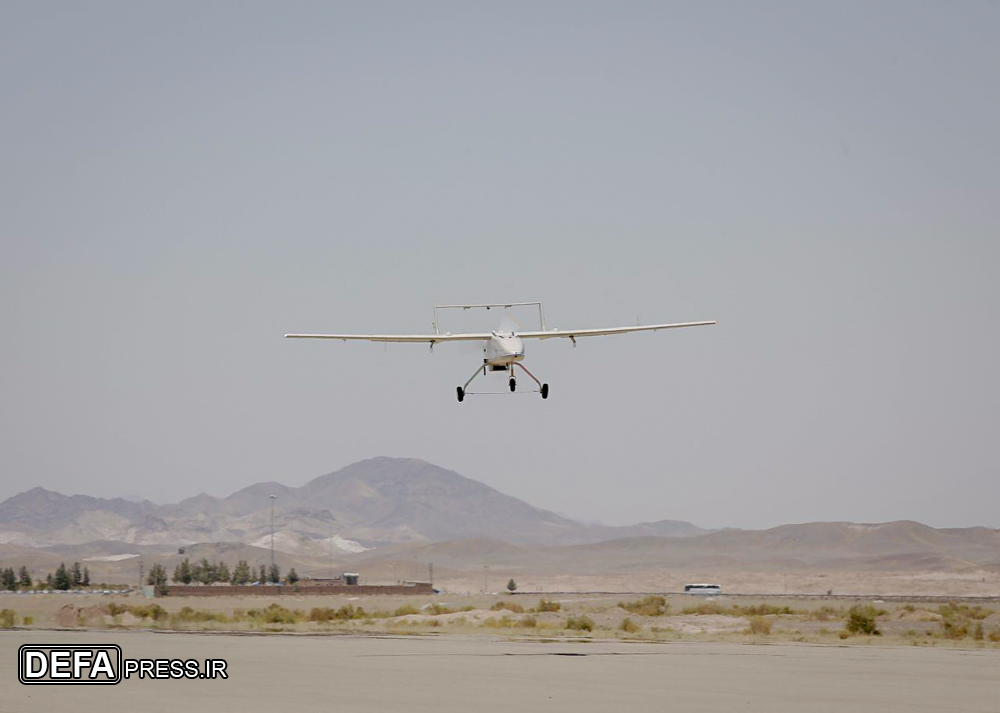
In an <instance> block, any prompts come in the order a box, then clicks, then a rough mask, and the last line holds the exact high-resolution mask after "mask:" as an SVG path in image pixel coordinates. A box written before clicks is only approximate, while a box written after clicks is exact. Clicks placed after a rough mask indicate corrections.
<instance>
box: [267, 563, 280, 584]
mask: <svg viewBox="0 0 1000 713" xmlns="http://www.w3.org/2000/svg"><path fill="white" fill-rule="evenodd" d="M267 578H268V581H270V582H271V583H272V584H278V583H280V582H281V569H280V568H279V567H278V565H276V564H272V565H271V569H270V570H268V572H267Z"/></svg>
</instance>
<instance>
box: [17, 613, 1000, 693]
mask: <svg viewBox="0 0 1000 713" xmlns="http://www.w3.org/2000/svg"><path fill="white" fill-rule="evenodd" d="M21 644H119V645H120V646H121V647H122V650H123V652H124V655H125V657H126V658H145V657H166V658H180V659H188V658H198V659H205V658H210V657H217V658H225V659H227V661H228V663H229V674H230V677H229V679H228V680H215V681H209V680H179V681H150V680H145V681H140V680H135V679H132V680H128V681H125V682H123V683H121V684H119V685H117V686H91V687H84V686H39V685H34V686H25V685H22V684H20V683H18V682H17V649H18V647H19V646H20V645H21ZM112 710H121V711H125V710H135V711H139V710H141V711H144V712H146V713H157V712H159V711H170V712H171V713H176V711H203V710H204V711H240V712H241V713H256V712H258V711H267V712H268V713H273V711H275V710H292V711H313V710H323V711H359V712H361V713H365V712H367V711H407V712H414V711H415V712H422V711H427V712H428V713H430V712H432V711H433V713H448V712H450V711H455V712H458V711H462V712H463V713H464V712H466V711H503V712H504V713H510V712H511V711H517V710H523V711H541V710H544V711H664V710H676V711H685V712H688V711H775V712H781V711H795V713H802V711H809V712H811V713H815V712H817V711H855V712H857V711H878V713H888V712H890V711H990V712H991V713H996V712H997V711H1000V651H997V650H995V649H994V650H983V651H963V650H948V649H924V648H888V647H886V648H883V647H877V646H871V647H867V646H851V647H833V646H808V645H801V644H775V645H748V644H713V643H672V644H629V643H615V642H609V643H573V642H559V643H529V642H517V641H504V640H492V639H487V638H464V637H457V636H448V637H446V636H441V637H389V638H381V637H367V636H365V637H362V636H322V637H317V636H253V635H248V636H234V635H197V634H168V633H153V632H76V631H73V632H70V631H65V632H43V631H3V632H0V712H2V713H24V712H25V711H32V712H33V713H36V712H37V713H47V712H49V711H52V712H53V713H56V712H58V713H65V712H66V711H73V712H74V713H107V711H112Z"/></svg>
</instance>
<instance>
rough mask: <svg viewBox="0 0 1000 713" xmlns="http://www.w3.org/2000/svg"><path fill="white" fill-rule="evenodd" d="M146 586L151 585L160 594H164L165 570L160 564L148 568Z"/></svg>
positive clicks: (165, 586)
mask: <svg viewBox="0 0 1000 713" xmlns="http://www.w3.org/2000/svg"><path fill="white" fill-rule="evenodd" d="M146 584H152V585H153V586H154V587H156V591H157V592H159V593H160V594H163V593H164V592H166V590H167V570H166V569H165V568H164V566H163V565H162V564H160V563H159V562H157V563H156V564H154V565H153V566H152V567H150V568H149V574H148V575H147V576H146Z"/></svg>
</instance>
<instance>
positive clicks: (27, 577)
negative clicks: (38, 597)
mask: <svg viewBox="0 0 1000 713" xmlns="http://www.w3.org/2000/svg"><path fill="white" fill-rule="evenodd" d="M17 575H18V579H19V581H20V583H21V586H22V587H24V588H27V587H30V586H31V574H30V573H29V572H28V568H27V567H25V566H24V565H22V566H21V570H20V571H19V572H18V573H17Z"/></svg>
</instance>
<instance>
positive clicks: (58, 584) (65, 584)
mask: <svg viewBox="0 0 1000 713" xmlns="http://www.w3.org/2000/svg"><path fill="white" fill-rule="evenodd" d="M72 584H73V582H72V580H71V579H70V576H69V572H68V571H67V569H66V563H65V562H60V563H59V568H58V569H57V570H56V574H55V576H54V577H53V578H52V588H53V589H60V590H62V591H64V592H65V591H66V590H67V589H69V588H70V586H71V585H72Z"/></svg>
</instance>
